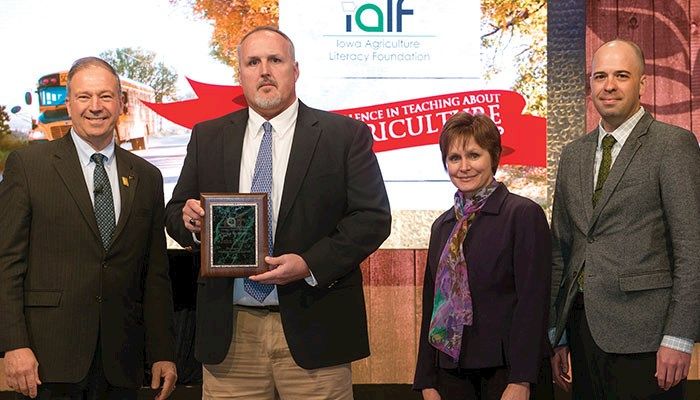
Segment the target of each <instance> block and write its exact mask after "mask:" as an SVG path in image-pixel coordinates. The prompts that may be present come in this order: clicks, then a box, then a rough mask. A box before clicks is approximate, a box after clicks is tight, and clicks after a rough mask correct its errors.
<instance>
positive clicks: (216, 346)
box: [166, 27, 391, 399]
mask: <svg viewBox="0 0 700 400" xmlns="http://www.w3.org/2000/svg"><path fill="white" fill-rule="evenodd" d="M238 59H239V63H240V67H239V68H240V71H239V72H240V73H239V76H240V83H241V86H242V87H243V93H244V95H245V98H246V100H247V102H248V105H249V108H247V109H244V110H242V111H238V112H235V113H232V114H229V115H226V116H223V117H221V118H218V119H214V120H211V121H206V122H203V123H200V124H197V125H196V126H195V127H194V129H193V130H192V138H191V140H190V143H189V145H188V148H187V156H186V158H185V163H184V166H183V168H182V172H181V174H180V179H179V181H178V183H177V185H176V187H175V190H174V192H173V197H172V200H171V201H170V203H169V204H168V206H167V209H166V218H167V228H168V232H169V234H170V235H171V236H172V237H173V238H175V239H176V240H177V241H178V242H179V243H180V244H181V245H182V246H183V247H193V248H196V247H197V246H198V245H199V241H200V239H205V242H206V241H207V240H209V241H213V242H214V243H213V244H214V245H216V240H217V239H216V238H209V237H206V236H205V237H203V235H207V234H208V233H209V232H204V231H202V227H203V222H205V221H206V222H207V224H210V223H211V224H215V223H221V222H222V221H225V219H221V220H216V221H214V220H212V215H210V214H211V212H210V210H205V209H204V208H203V207H202V204H200V195H201V194H202V193H216V194H217V195H221V194H236V193H248V192H256V193H267V194H268V199H269V203H268V205H269V207H268V208H269V213H270V217H269V218H270V220H271V223H270V224H269V225H270V237H271V240H270V245H271V246H269V247H270V249H269V250H270V251H271V254H272V255H274V256H268V257H265V258H264V263H266V264H267V265H269V268H270V270H269V271H267V272H263V273H259V274H256V275H252V276H251V277H250V279H243V278H236V279H234V278H226V277H211V278H200V279H199V285H198V293H197V333H196V338H195V355H196V358H197V359H198V360H199V361H201V362H202V363H203V364H204V371H203V372H204V384H203V387H202V395H203V398H221V397H226V398H245V399H274V398H290V399H301V398H303V399H329V398H332V399H351V398H352V379H351V370H350V362H351V361H353V360H357V359H360V358H364V357H367V356H368V355H369V345H368V338H367V321H366V315H365V304H364V296H363V291H362V273H361V271H360V268H359V264H360V262H362V260H364V259H365V258H366V257H367V256H369V255H370V254H371V253H372V252H373V251H375V250H376V249H377V248H378V247H379V245H380V244H381V243H382V242H383V241H384V240H385V239H386V237H387V236H388V235H389V230H390V225H391V214H390V212H389V203H388V199H387V195H386V190H385V188H384V182H383V179H382V176H381V172H380V170H379V166H378V164H377V160H376V158H375V156H374V153H373V152H372V144H373V141H372V136H371V133H370V130H369V128H368V127H367V126H366V125H365V124H363V123H361V122H359V121H356V120H353V119H350V118H347V117H344V116H340V115H336V114H331V113H327V112H324V111H320V110H315V109H312V108H309V107H307V106H306V105H305V104H303V103H302V102H301V101H299V100H298V99H297V97H296V91H295V83H296V80H297V78H298V76H299V66H298V64H297V62H296V60H295V57H294V45H293V44H292V42H291V40H290V39H289V38H288V37H287V36H286V35H285V34H284V33H282V32H280V31H279V30H277V29H275V28H271V27H259V28H256V29H254V30H253V31H251V32H250V33H249V34H248V35H246V36H245V37H244V38H243V39H242V41H241V43H240V46H239V49H238ZM234 197H235V195H234ZM208 213H209V214H208ZM264 217H265V216H263V218H264ZM232 225H233V226H237V225H235V224H233V220H232ZM207 260H208V259H207ZM207 260H205V262H207Z"/></svg>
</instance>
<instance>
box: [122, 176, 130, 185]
mask: <svg viewBox="0 0 700 400" xmlns="http://www.w3.org/2000/svg"><path fill="white" fill-rule="evenodd" d="M129 178H131V177H129ZM129 178H127V177H126V176H122V185H124V186H126V187H129Z"/></svg>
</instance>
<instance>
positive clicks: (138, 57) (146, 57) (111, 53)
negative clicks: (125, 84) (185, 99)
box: [100, 47, 177, 103]
mask: <svg viewBox="0 0 700 400" xmlns="http://www.w3.org/2000/svg"><path fill="white" fill-rule="evenodd" d="M100 57H101V58H103V59H104V60H105V61H107V62H108V63H110V64H111V65H112V66H113V67H114V69H115V70H116V71H117V73H118V74H119V75H121V76H124V77H126V78H129V79H132V80H135V81H137V82H141V83H143V84H146V85H148V86H150V87H152V88H153V90H154V91H155V100H156V102H157V103H160V102H162V101H163V99H174V98H175V92H176V87H175V83H176V82H177V73H176V72H175V71H174V70H172V69H170V68H168V67H167V66H166V65H165V64H164V63H162V62H160V61H159V62H156V54H155V53H154V52H152V51H148V50H143V49H141V48H139V47H137V48H133V47H124V48H121V49H114V50H108V51H104V52H102V53H100Z"/></svg>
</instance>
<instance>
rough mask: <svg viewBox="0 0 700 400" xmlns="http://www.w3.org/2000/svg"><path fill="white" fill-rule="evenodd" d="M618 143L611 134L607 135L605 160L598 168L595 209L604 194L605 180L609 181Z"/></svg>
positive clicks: (594, 199) (604, 143)
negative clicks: (613, 152)
mask: <svg viewBox="0 0 700 400" xmlns="http://www.w3.org/2000/svg"><path fill="white" fill-rule="evenodd" d="M615 143H617V140H615V138H614V137H613V135H611V134H607V135H605V137H603V160H602V161H601V162H600V167H599V168H598V181H596V184H595V191H594V192H593V207H595V205H596V203H598V199H600V195H601V194H602V193H603V184H604V183H605V180H606V179H608V174H609V173H610V166H611V165H612V148H613V146H614V145H615Z"/></svg>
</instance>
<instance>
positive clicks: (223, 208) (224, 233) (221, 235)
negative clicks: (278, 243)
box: [200, 193, 270, 278]
mask: <svg viewBox="0 0 700 400" xmlns="http://www.w3.org/2000/svg"><path fill="white" fill-rule="evenodd" d="M201 204H202V208H204V226H203V229H202V233H201V237H202V254H201V257H202V263H201V264H202V265H201V268H200V275H201V276H203V277H229V278H231V277H233V278H242V277H247V276H250V275H257V274H260V273H263V272H265V271H268V270H269V269H270V267H269V266H268V265H267V264H266V263H265V256H267V255H268V229H269V228H268V223H267V204H268V203H267V194H266V193H202V195H201Z"/></svg>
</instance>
